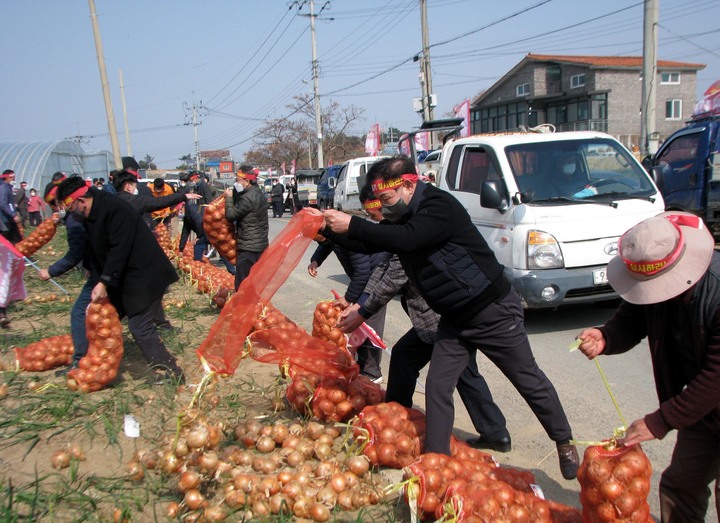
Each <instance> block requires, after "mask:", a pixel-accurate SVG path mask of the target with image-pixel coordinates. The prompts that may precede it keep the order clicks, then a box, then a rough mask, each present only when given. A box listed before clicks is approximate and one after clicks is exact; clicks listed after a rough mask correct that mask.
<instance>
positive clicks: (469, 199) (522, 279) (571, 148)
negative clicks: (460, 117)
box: [439, 132, 664, 308]
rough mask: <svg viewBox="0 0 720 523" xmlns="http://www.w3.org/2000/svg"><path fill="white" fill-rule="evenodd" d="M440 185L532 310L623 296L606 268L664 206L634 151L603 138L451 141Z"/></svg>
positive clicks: (530, 135) (511, 136)
mask: <svg viewBox="0 0 720 523" xmlns="http://www.w3.org/2000/svg"><path fill="white" fill-rule="evenodd" d="M608 149H610V150H612V151H613V154H612V155H611V156H608V155H605V154H599V153H600V152H601V151H603V152H604V151H607V150H608ZM439 187H440V188H441V189H444V190H446V191H449V192H450V193H452V194H453V196H455V197H456V198H457V199H458V200H459V201H460V202H461V203H462V204H463V206H464V207H465V208H466V209H467V210H468V213H469V214H470V217H471V218H472V221H473V223H474V224H475V225H476V227H477V228H478V230H479V231H480V233H481V234H482V235H483V237H484V238H485V240H486V241H487V243H488V245H489V246H490V248H491V249H492V250H493V251H494V253H495V255H496V256H497V259H498V261H499V262H500V263H502V264H503V265H504V266H505V271H506V275H507V277H508V278H509V280H510V281H511V282H512V284H513V287H514V288H515V290H516V291H517V292H518V294H519V295H520V297H521V298H522V302H523V306H524V307H526V308H547V307H557V306H559V305H563V304H573V303H581V302H594V301H601V300H608V299H615V298H617V294H616V293H615V292H614V291H613V289H612V287H610V285H609V284H608V280H607V273H606V267H607V264H608V262H609V261H610V259H611V258H612V257H614V256H615V255H616V254H617V250H618V239H619V237H620V236H621V235H622V234H623V233H624V232H625V231H627V230H628V229H629V228H630V227H632V226H633V225H635V224H637V223H638V222H640V221H642V220H644V219H646V218H649V217H651V216H655V215H657V214H658V213H660V212H662V211H663V210H664V204H663V198H662V195H661V194H660V192H659V190H658V188H657V187H656V186H655V184H654V182H653V180H652V178H651V177H650V176H649V175H648V173H647V172H646V171H645V170H644V169H643V168H642V166H641V165H640V163H639V162H638V161H637V159H635V157H634V156H633V155H632V153H630V151H628V150H627V149H626V148H625V147H624V146H623V145H622V144H621V143H619V142H618V141H617V140H615V139H614V138H613V137H611V136H610V135H607V134H603V133H598V132H563V133H534V132H508V133H502V134H488V135H482V134H478V135H474V136H470V137H466V138H457V139H452V140H450V141H448V142H447V143H446V144H445V146H444V148H443V152H442V176H441V177H440V180H439Z"/></svg>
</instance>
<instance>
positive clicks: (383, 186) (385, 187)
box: [370, 173, 418, 196]
mask: <svg viewBox="0 0 720 523" xmlns="http://www.w3.org/2000/svg"><path fill="white" fill-rule="evenodd" d="M404 181H409V182H413V183H414V182H417V181H418V175H417V174H415V173H405V174H401V175H400V176H398V177H397V178H393V179H391V180H383V179H378V180H375V181H374V182H373V183H372V185H371V186H370V187H371V188H372V191H373V193H375V196H377V195H378V194H380V193H382V192H385V191H394V190H395V189H397V188H398V187H400V186H401V185H402V183H403V182H404Z"/></svg>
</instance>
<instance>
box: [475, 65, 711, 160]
mask: <svg viewBox="0 0 720 523" xmlns="http://www.w3.org/2000/svg"><path fill="white" fill-rule="evenodd" d="M704 67H705V65H704V64H695V63H686V62H675V61H670V60H658V62H657V84H656V89H655V92H656V103H657V107H656V115H657V122H656V129H657V131H658V133H659V134H660V140H661V141H662V140H663V139H664V138H665V137H667V136H668V135H669V134H671V133H672V132H673V131H675V130H677V129H678V128H680V127H682V125H683V122H685V121H686V120H687V119H689V118H690V116H691V114H692V110H693V106H694V104H695V92H696V90H695V89H696V76H697V71H698V70H700V69H703V68H704ZM642 69H643V66H642V57H639V56H574V55H542V54H528V55H527V56H526V57H525V58H523V59H522V60H521V61H520V62H519V63H518V64H517V65H516V66H515V67H513V68H512V69H511V70H510V71H508V72H507V73H506V74H505V75H504V76H503V77H502V78H501V79H500V80H498V81H497V82H496V83H495V84H494V85H492V86H491V87H490V88H489V89H487V90H486V91H485V92H483V93H482V94H481V95H480V96H478V97H477V98H475V100H473V102H472V106H471V112H472V116H471V119H472V131H473V132H475V133H480V132H491V131H499V130H504V129H514V128H517V127H519V126H521V125H522V126H526V127H533V126H536V125H539V124H544V123H550V124H553V125H554V126H555V128H556V130H557V131H572V130H588V129H590V130H596V131H602V132H606V133H609V134H611V135H613V136H615V137H616V138H618V139H619V140H620V141H621V142H623V143H624V144H625V145H626V146H628V147H632V146H635V145H639V140H640V107H641V98H642V94H641V93H642V81H641V75H642Z"/></svg>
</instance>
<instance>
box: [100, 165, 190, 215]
mask: <svg viewBox="0 0 720 523" xmlns="http://www.w3.org/2000/svg"><path fill="white" fill-rule="evenodd" d="M113 184H114V185H115V190H116V191H117V196H118V198H121V199H122V200H125V201H126V202H128V203H129V204H130V205H132V206H133V207H134V208H135V209H137V211H138V212H139V213H140V214H141V215H142V218H143V220H144V221H145V223H147V225H148V227H151V228H152V225H153V221H152V215H151V214H150V213H152V212H153V211H157V210H158V209H164V208H165V207H172V206H173V205H177V204H179V203H183V202H187V201H188V200H199V199H200V198H202V196H200V195H199V194H192V193H188V192H187V189H181V190H180V191H178V192H176V193H174V194H170V195H168V196H161V197H158V198H156V197H154V196H152V193H151V195H150V196H140V195H138V192H139V190H138V183H137V178H135V176H133V175H132V174H131V173H128V172H126V171H120V172H119V173H117V175H115V178H114V180H113Z"/></svg>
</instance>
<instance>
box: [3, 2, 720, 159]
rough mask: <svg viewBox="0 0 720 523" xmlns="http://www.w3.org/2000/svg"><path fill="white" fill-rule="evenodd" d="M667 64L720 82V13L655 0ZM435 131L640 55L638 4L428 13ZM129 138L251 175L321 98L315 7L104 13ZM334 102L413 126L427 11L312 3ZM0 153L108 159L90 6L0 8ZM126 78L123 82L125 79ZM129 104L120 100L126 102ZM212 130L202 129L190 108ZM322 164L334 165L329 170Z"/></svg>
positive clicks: (102, 7)
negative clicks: (309, 101)
mask: <svg viewBox="0 0 720 523" xmlns="http://www.w3.org/2000/svg"><path fill="white" fill-rule="evenodd" d="M658 2H659V7H660V20H659V27H658V48H659V52H658V57H659V58H660V59H663V60H677V61H683V62H691V63H701V64H706V66H707V67H706V68H705V69H702V70H700V71H699V72H698V76H697V84H698V89H697V90H698V97H701V96H702V93H703V91H704V90H705V89H706V88H707V87H709V86H710V84H712V83H713V82H714V81H715V80H717V79H719V78H720V2H718V1H717V0H692V1H691V0H658ZM427 6H428V20H429V22H428V26H429V35H430V50H429V56H430V63H431V68H432V75H433V76H432V84H433V91H434V93H435V94H436V95H437V98H438V105H437V107H436V108H435V115H434V116H435V118H442V117H447V116H448V114H449V113H450V112H451V111H452V108H453V106H455V105H457V104H459V103H460V102H462V101H463V100H465V99H467V98H472V97H474V96H476V95H477V94H479V93H480V92H482V91H483V90H485V89H487V88H489V87H490V86H492V85H493V84H494V83H495V82H497V81H498V80H499V79H500V78H501V77H502V76H503V75H504V74H505V73H507V72H508V71H509V70H510V69H511V68H513V67H514V66H515V65H517V63H518V62H520V61H521V60H522V59H523V57H525V56H526V55H527V54H528V53H536V54H578V55H609V56H641V55H642V47H643V46H642V32H643V2H642V1H641V0H604V1H589V0H505V1H502V2H500V1H497V0H427ZM95 7H96V12H97V14H98V18H97V20H98V24H99V29H100V36H101V40H102V47H103V55H104V59H105V67H106V71H107V75H108V84H109V88H110V95H111V101H112V106H113V113H114V116H115V123H116V128H117V131H118V140H119V143H120V149H121V153H122V155H123V156H125V155H127V154H128V149H127V145H126V136H125V125H124V118H123V99H124V101H125V106H126V108H127V111H126V112H127V121H128V128H129V133H128V135H129V138H130V144H131V149H132V153H133V156H134V157H135V158H136V159H138V160H141V159H144V158H145V156H146V155H150V156H152V157H153V158H154V161H155V163H156V164H157V165H158V167H159V168H161V169H173V168H175V167H177V166H178V165H179V164H180V163H181V162H180V160H179V158H180V157H182V156H184V155H186V154H194V151H195V132H196V131H197V137H198V141H199V146H200V149H201V150H214V149H229V150H230V152H231V154H232V156H233V158H234V159H235V160H236V161H238V162H240V161H242V160H243V155H244V154H245V152H246V151H247V150H248V149H250V148H251V147H252V146H253V140H254V136H255V133H256V132H257V131H258V129H259V128H260V127H261V126H262V125H263V122H264V121H265V120H266V119H269V118H281V117H284V116H287V115H289V114H290V113H291V110H290V109H289V108H288V106H289V105H290V104H292V103H293V97H294V96H296V95H302V94H311V93H312V91H313V82H312V67H311V62H312V54H311V50H312V46H311V31H310V18H309V16H307V15H308V14H309V13H310V6H309V1H307V0H305V1H298V2H291V1H286V0H95ZM315 13H316V14H317V17H316V40H317V56H318V64H319V72H320V75H319V80H318V81H319V92H320V99H321V103H322V104H323V105H325V104H327V103H329V102H330V101H335V102H337V103H339V104H340V105H341V106H349V105H354V106H356V107H359V108H361V109H363V111H364V113H363V119H362V120H360V121H357V122H355V123H354V124H353V126H352V128H351V129H350V132H351V133H352V134H358V135H363V134H365V133H367V131H368V129H369V128H370V126H371V125H372V124H374V123H375V122H378V123H379V124H380V126H381V127H382V128H383V129H387V128H388V127H390V126H392V127H396V128H399V129H402V130H410V129H413V128H416V127H418V126H419V125H420V123H421V122H422V118H421V116H420V115H418V114H417V113H416V112H415V111H414V110H413V104H412V100H413V98H417V97H420V95H421V92H420V83H419V72H420V69H419V62H414V61H413V57H414V56H417V55H418V53H420V52H421V51H422V35H421V26H420V0H362V1H360V0H330V1H323V0H315ZM0 19H2V21H3V30H2V31H0V50H1V51H0V70H1V71H2V81H1V82H0V100H2V102H1V103H0V142H26V141H27V142H30V141H56V140H64V139H77V140H79V141H80V143H81V144H82V146H83V148H84V149H85V150H87V151H95V150H111V141H110V137H109V136H110V135H109V131H108V124H107V118H106V111H105V102H104V99H103V93H102V86H101V81H100V73H99V69H98V60H97V54H96V49H95V43H94V37H93V32H92V22H91V18H90V7H89V4H88V2H87V1H85V0H0ZM120 72H122V85H123V89H122V90H121V81H120V76H121V74H120ZM123 92H124V97H123V96H122V93H123ZM193 107H197V108H198V121H199V122H200V125H198V126H196V127H193V126H192V125H189V124H190V123H191V122H192V112H193V111H192V108H193ZM325 160H326V162H327V161H328V158H327V157H326V158H325Z"/></svg>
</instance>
